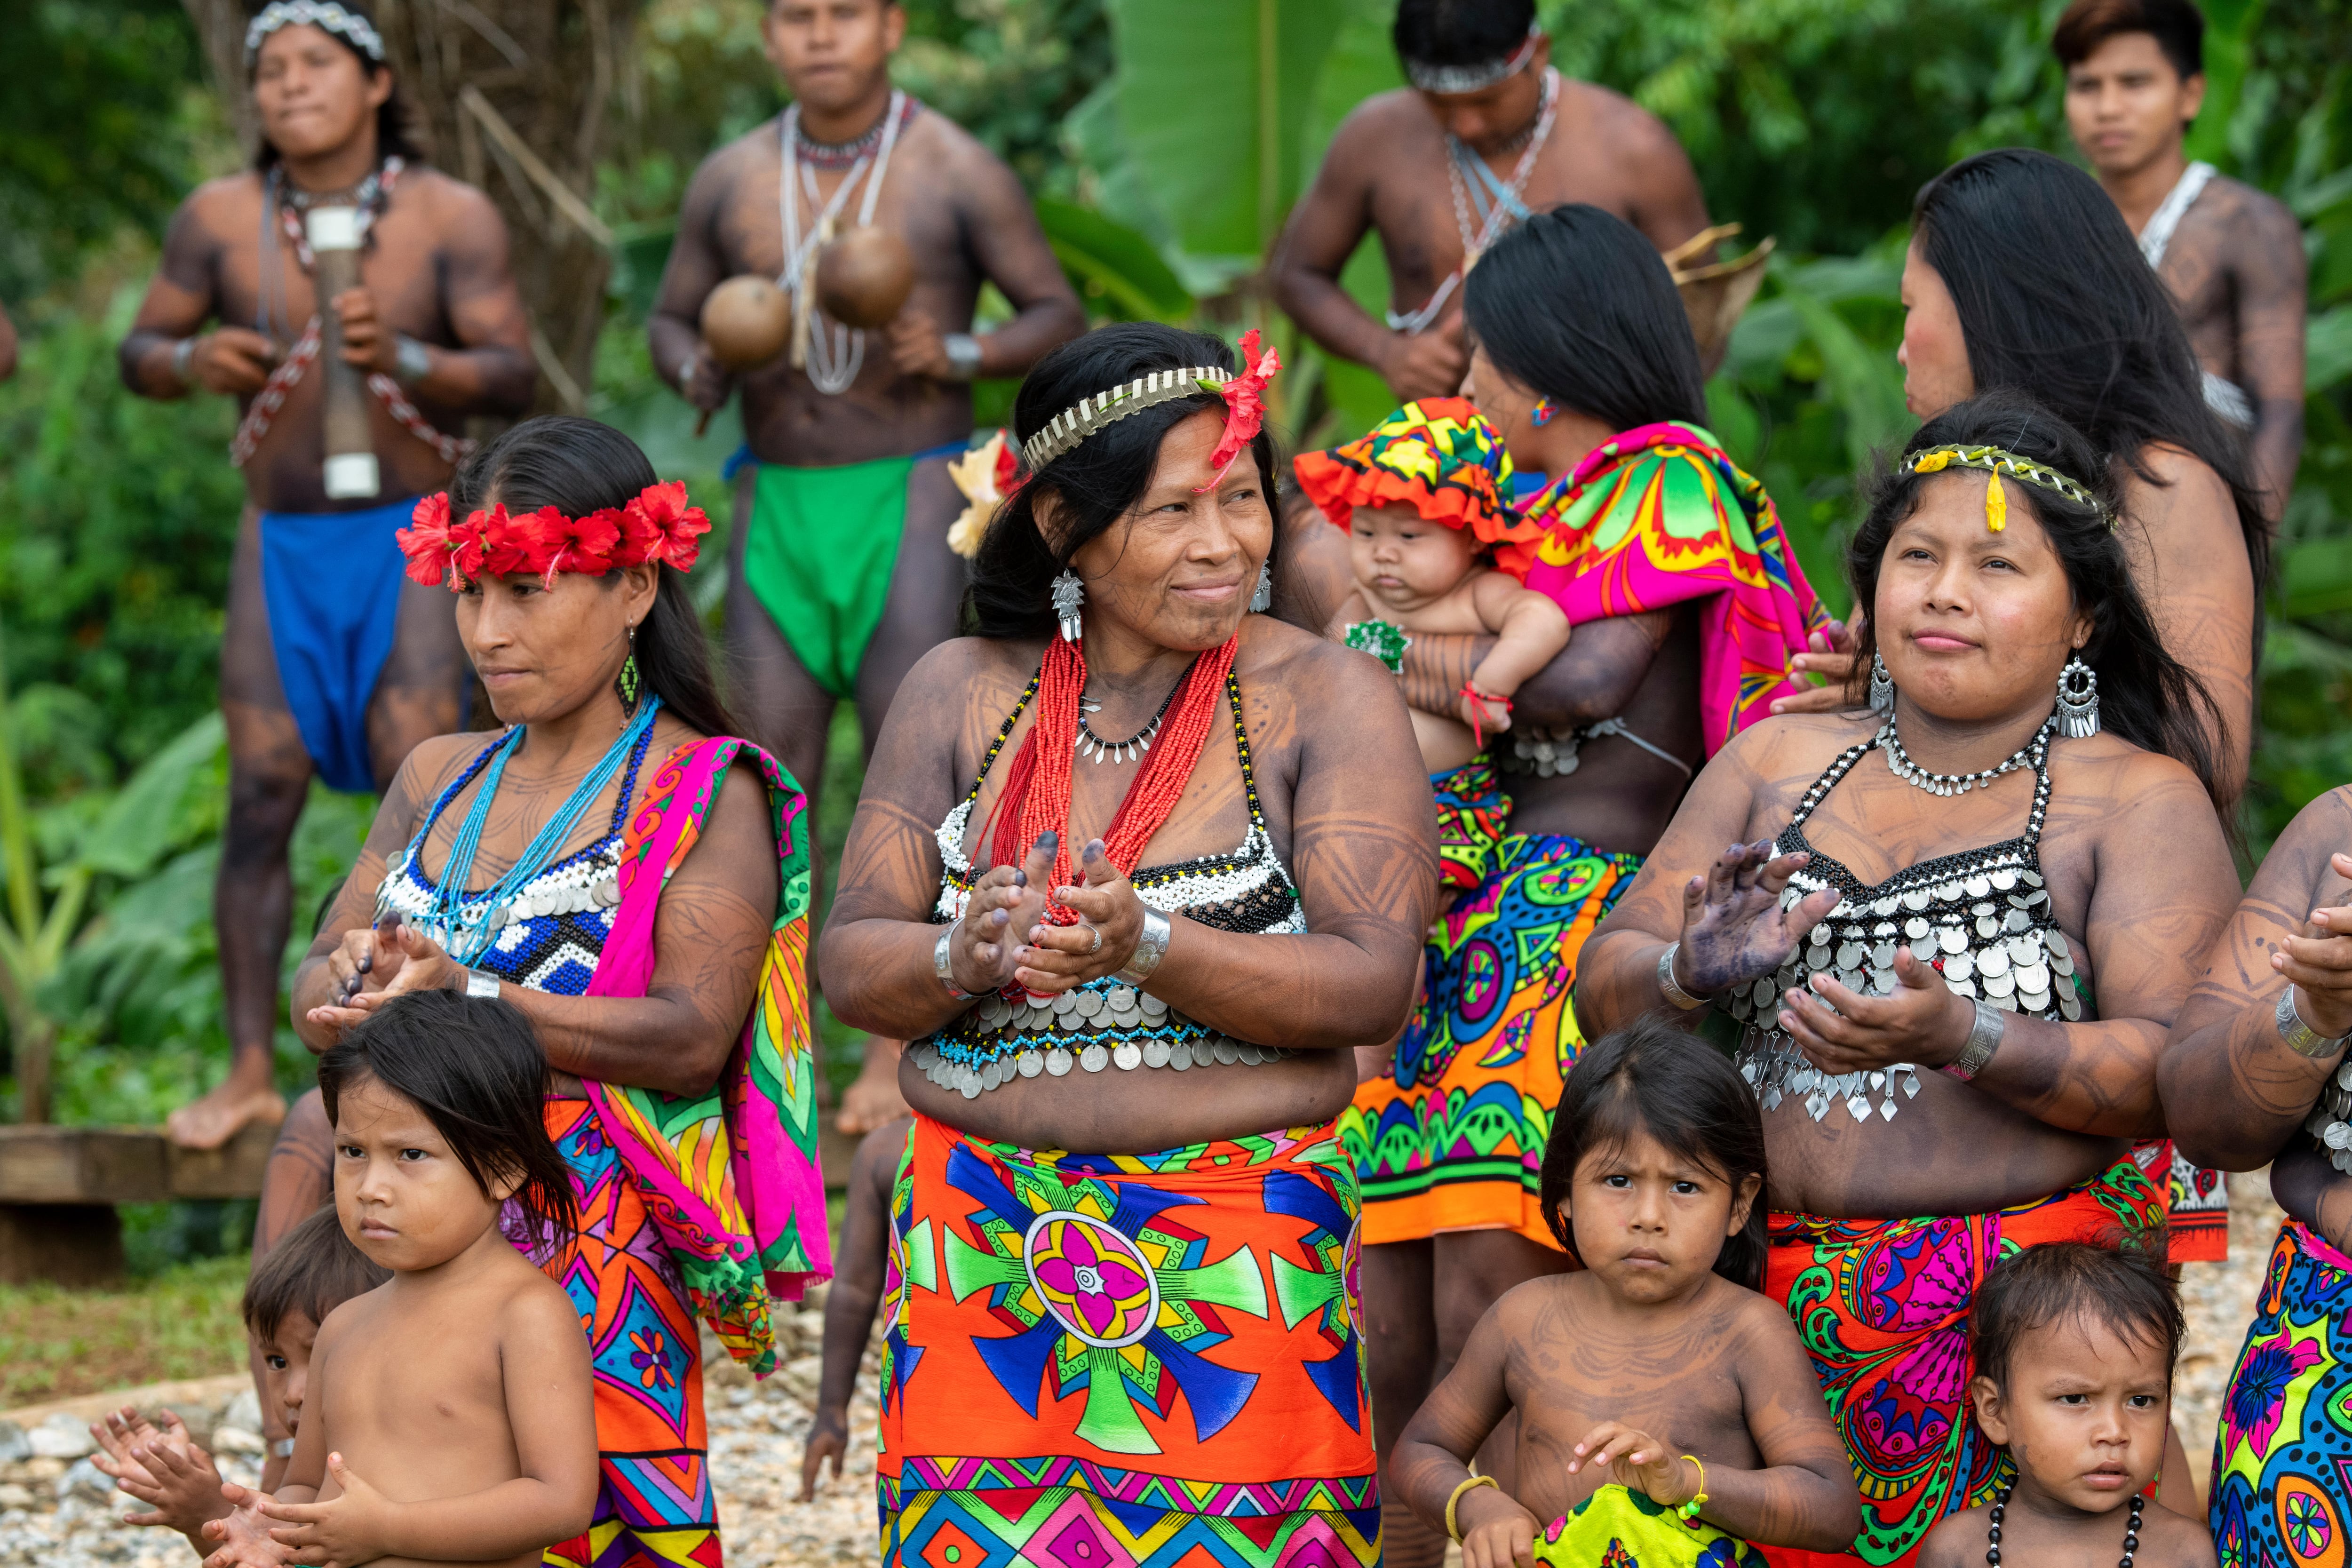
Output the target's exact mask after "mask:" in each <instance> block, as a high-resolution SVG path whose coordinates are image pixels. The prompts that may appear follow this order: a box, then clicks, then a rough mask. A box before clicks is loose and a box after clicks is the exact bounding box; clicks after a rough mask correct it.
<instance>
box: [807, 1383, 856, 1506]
mask: <svg viewBox="0 0 2352 1568" xmlns="http://www.w3.org/2000/svg"><path fill="white" fill-rule="evenodd" d="M848 1452H849V1413H848V1412H847V1411H846V1410H844V1409H842V1408H841V1407H840V1406H838V1405H821V1406H819V1407H818V1409H817V1413H816V1419H815V1420H814V1421H812V1422H811V1423H809V1435H808V1448H807V1450H806V1451H805V1452H803V1454H802V1455H801V1499H800V1500H801V1501H803V1502H807V1501H809V1500H811V1499H813V1498H814V1497H815V1496H816V1479H817V1477H818V1476H819V1475H821V1474H823V1473H824V1462H825V1461H826V1460H827V1459H831V1460H832V1461H833V1479H835V1480H836V1481H837V1480H839V1479H841V1459H842V1456H843V1455H845V1454H846V1453H848Z"/></svg>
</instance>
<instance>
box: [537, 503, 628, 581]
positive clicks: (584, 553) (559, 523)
mask: <svg viewBox="0 0 2352 1568" xmlns="http://www.w3.org/2000/svg"><path fill="white" fill-rule="evenodd" d="M516 522H517V525H518V530H519V531H520V533H521V535H522V537H521V539H520V541H519V542H518V544H519V548H518V552H517V553H518V554H519V555H520V559H521V562H522V564H521V567H520V570H523V571H530V572H537V573H539V574H541V575H542V576H543V577H544V578H545V579H546V581H547V585H548V586H549V587H550V588H552V587H554V586H555V574H557V573H559V572H582V573H585V574H588V575H589V576H591V577H602V576H603V575H604V574H605V573H607V572H609V571H611V570H612V569H613V550H614V546H615V545H617V544H619V543H620V542H621V514H620V513H619V512H618V511H616V510H614V509H613V508H611V507H606V508H604V510H600V511H592V512H590V513H589V514H588V515H587V516H585V517H578V518H573V517H566V516H564V515H563V514H562V512H560V511H558V510H555V508H553V507H551V506H543V507H541V508H540V509H539V510H537V511H536V512H533V513H532V514H531V515H530V516H529V517H524V518H518V519H517V520H516Z"/></svg>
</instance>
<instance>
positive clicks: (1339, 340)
mask: <svg viewBox="0 0 2352 1568" xmlns="http://www.w3.org/2000/svg"><path fill="white" fill-rule="evenodd" d="M1394 37H1395V42H1396V51H1397V57H1398V58H1399V59H1400V60H1401V61H1402V64H1403V66H1404V72H1405V77H1406V79H1407V80H1408V81H1409V82H1410V83H1411V84H1412V85H1411V86H1410V87H1407V88H1400V89H1397V90H1395V91H1393V92H1385V93H1381V95H1380V96H1378V97H1376V98H1372V99H1369V100H1366V101H1365V102H1363V103H1362V104H1360V105H1359V106H1357V108H1356V110H1355V111H1354V112H1353V113H1351V114H1349V117H1348V118H1347V120H1346V121H1345V122H1344V123H1342V124H1341V125H1340V127H1339V132H1338V134H1337V135H1335V136H1334V137H1333V138H1332V139H1331V146H1330V150H1329V152H1328V153H1326V154H1325V155H1324V159H1323V166H1322V168H1321V170H1320V171H1318V174H1316V177H1315V184H1314V186H1313V188H1312V189H1310V190H1309V191H1308V192H1307V195H1306V197H1305V199H1303V200H1302V201H1300V203H1299V204H1298V206H1297V210H1296V211H1294V212H1293V213H1292V214H1291V218H1290V224H1289V226H1288V228H1287V229H1286V230H1285V232H1284V234H1283V237H1282V241H1281V244H1280V245H1279V247H1277V248H1276V253H1275V259H1274V275H1275V297H1276V300H1278V301H1279V302H1280V303H1281V305H1282V308H1283V309H1284V310H1287V311H1289V312H1290V314H1291V316H1292V318H1293V319H1295V320H1296V321H1297V322H1298V323H1299V325H1300V326H1301V327H1303V328H1304V329H1306V331H1307V335H1308V336H1309V337H1311V338H1313V339H1314V340H1315V341H1316V342H1318V343H1320V344H1322V345H1323V347H1324V348H1326V349H1328V350H1329V351H1330V352H1331V353H1335V354H1338V355H1339V356H1340V357H1341V358H1343V359H1350V360H1354V361H1357V362H1358V363H1362V364H1368V365H1370V366H1371V367H1372V368H1373V369H1375V370H1377V371H1379V372H1380V373H1381V378H1382V379H1383V380H1385V381H1386V382H1387V383H1388V384H1389V390H1390V391H1391V394H1393V395H1395V397H1396V398H1397V400H1398V401H1400V402H1411V401H1412V400H1413V399H1415V398H1420V397H1443V396H1448V395H1452V394H1453V393H1454V392H1455V391H1457V390H1459V388H1460V387H1461V384H1462V376H1463V373H1464V372H1465V371H1466V370H1467V369H1468V368H1469V358H1468V351H1467V350H1466V349H1465V347H1464V345H1463V323H1462V279H1463V276H1464V274H1465V272H1466V271H1467V270H1468V269H1469V268H1471V267H1472V266H1473V265H1475V262H1476V261H1477V258H1478V255H1479V253H1480V252H1481V251H1483V250H1485V249H1486V247H1489V246H1491V245H1493V244H1494V242H1495V241H1496V239H1497V238H1499V237H1501V236H1502V235H1503V233H1504V232H1505V231H1507V229H1509V228H1510V227H1511V226H1514V225H1515V224H1517V223H1520V222H1523V221H1525V219H1526V218H1527V216H1528V214H1529V213H1531V212H1541V211H1542V210H1544V209H1545V208H1547V207H1550V206H1556V205H1559V203H1561V202H1590V203H1591V204H1593V205H1596V206H1599V207H1602V208H1605V209H1606V210H1608V211H1610V212H1612V213H1614V214H1616V215H1617V216H1619V217H1622V218H1623V219H1625V220H1626V221H1627V222H1629V223H1631V224H1633V226H1635V227H1636V228H1638V229H1640V230H1641V231H1642V233H1643V235H1644V236H1646V237H1648V238H1649V240H1650V242H1651V243H1652V244H1654V245H1655V246H1656V247H1658V248H1659V249H1660V250H1662V251H1664V250H1671V249H1673V248H1674V247H1676V246H1679V245H1681V244H1683V243H1684V242H1685V240H1688V239H1689V238H1691V237H1693V236H1694V235H1696V234H1697V233H1698V232H1699V231H1700V230H1701V229H1704V228H1705V227H1706V226H1707V217H1706V198H1705V197H1704V196H1703V195H1700V193H1699V187H1698V180H1697V178H1696V175H1694V174H1692V172H1691V166H1690V160H1689V159H1688V158H1687V157H1686V156H1685V155H1684V153H1683V149H1682V145H1681V143H1680V142H1676V141H1675V135H1674V132H1671V131H1669V130H1667V129H1666V127H1665V125H1664V122H1662V121H1659V120H1658V119H1657V118H1656V117H1655V116H1654V115H1652V114H1650V113H1649V112H1648V111H1647V110H1642V109H1639V108H1636V107H1635V106H1634V105H1633V103H1632V102H1631V101H1629V100H1626V99H1623V98H1621V97H1620V96H1618V95H1617V94H1616V93H1613V92H1611V91H1609V90H1608V89H1605V88H1601V87H1596V86H1594V85H1593V84H1592V83H1591V82H1583V81H1575V80H1571V79H1568V78H1565V77H1562V76H1561V75H1560V74H1559V72H1558V71H1556V70H1554V69H1553V68H1552V67H1551V40H1550V39H1549V37H1546V36H1545V35H1544V32H1543V30H1542V28H1541V27H1540V26H1538V24H1537V21H1536V8H1535V5H1534V0H1402V4H1400V5H1398V7H1397V14H1396V23H1395V27H1394ZM1368 230H1369V231H1373V232H1376V233H1377V234H1378V235H1379V237H1380V242H1381V254H1382V255H1383V256H1384V257H1385V258H1386V259H1387V261H1388V272H1389V289H1390V294H1391V308H1390V310H1389V311H1388V314H1387V319H1386V321H1385V323H1383V322H1382V321H1375V320H1374V319H1373V318H1372V317H1371V316H1370V315H1368V314H1366V313H1365V311H1364V310H1363V309H1362V308H1361V307H1360V306H1359V305H1358V304H1357V303H1356V302H1355V300H1352V299H1350V298H1349V295H1348V293H1347V291H1346V290H1345V289H1342V288H1341V287H1340V286H1339V271H1340V268H1343V267H1345V266H1346V265H1347V262H1348V258H1349V257H1350V256H1352V255H1353V254H1354V253H1355V250H1356V247H1357V244H1358V242H1359V241H1360V240H1361V239H1362V238H1363V237H1364V235H1365V233H1366V232H1367V231H1368Z"/></svg>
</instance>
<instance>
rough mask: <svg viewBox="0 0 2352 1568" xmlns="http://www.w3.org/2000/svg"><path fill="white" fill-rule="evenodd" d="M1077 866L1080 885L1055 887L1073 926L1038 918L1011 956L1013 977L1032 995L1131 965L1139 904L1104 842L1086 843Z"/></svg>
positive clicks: (1074, 985) (1140, 919)
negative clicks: (1014, 964) (1081, 876)
mask: <svg viewBox="0 0 2352 1568" xmlns="http://www.w3.org/2000/svg"><path fill="white" fill-rule="evenodd" d="M1078 864H1079V868H1080V869H1081V871H1082V872H1083V874H1084V875H1085V877H1086V883H1085V885H1084V886H1082V887H1061V888H1056V889H1054V901H1055V903H1057V904H1060V905H1061V906H1062V907H1063V908H1065V909H1067V910H1075V911H1076V914H1077V917H1078V918H1077V921H1076V923H1075V924H1072V925H1066V926H1057V925H1050V924H1048V923H1046V922H1045V921H1042V920H1041V921H1038V922H1037V923H1036V924H1034V925H1033V926H1031V927H1030V928H1029V942H1028V945H1026V946H1025V947H1021V948H1017V949H1015V950H1014V952H1013V958H1014V960H1015V961H1016V962H1017V963H1019V964H1020V965H1021V967H1020V968H1018V969H1016V970H1014V971H1013V978H1014V979H1015V980H1018V981H1019V982H1021V984H1024V985H1025V986H1027V987H1028V988H1029V990H1030V991H1031V992H1032V993H1033V994H1039V995H1051V994H1054V993H1055V992H1056V991H1071V990H1075V989H1076V988H1077V987H1078V986H1080V985H1082V984H1085V983H1086V982H1087V981H1089V980H1099V979H1101V978H1102V977H1103V976H1104V975H1106V974H1116V973H1118V972H1119V971H1120V970H1122V969H1125V968H1126V967H1127V966H1128V964H1129V963H1132V962H1133V961H1134V958H1135V949H1136V945H1137V944H1138V943H1139V942H1141V941H1142V940H1143V900H1141V899H1139V898H1137V897H1136V896H1135V887H1134V885H1133V884H1132V883H1130V882H1129V880H1128V879H1126V878H1125V877H1123V876H1121V875H1119V870H1118V867H1116V866H1114V865H1112V864H1111V859H1110V852H1109V851H1108V849H1106V848H1104V847H1103V841H1102V840H1101V839H1099V838H1097V839H1093V840H1090V841H1089V842H1088V843H1087V847H1086V848H1085V849H1083V850H1082V851H1080V852H1079V855H1078Z"/></svg>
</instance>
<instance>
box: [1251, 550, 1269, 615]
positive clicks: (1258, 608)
mask: <svg viewBox="0 0 2352 1568" xmlns="http://www.w3.org/2000/svg"><path fill="white" fill-rule="evenodd" d="M1272 608H1274V563H1273V562H1271V561H1261V562H1259V563H1258V566H1257V592H1256V593H1255V594H1252V595H1250V614H1252V615H1254V616H1262V615H1264V614H1265V613H1266V612H1267V611H1268V610H1270V609H1272Z"/></svg>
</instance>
